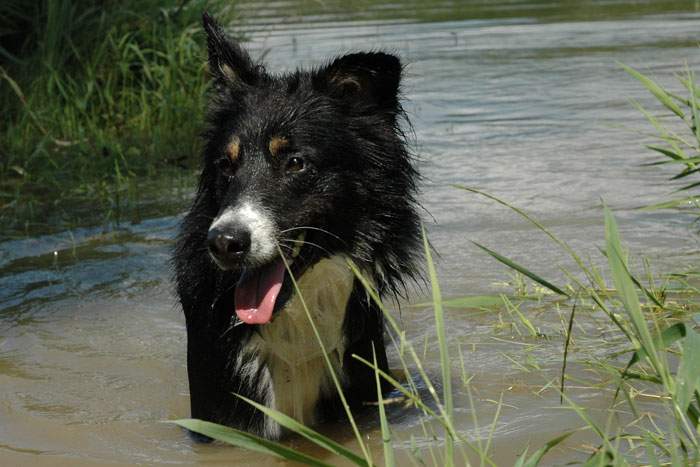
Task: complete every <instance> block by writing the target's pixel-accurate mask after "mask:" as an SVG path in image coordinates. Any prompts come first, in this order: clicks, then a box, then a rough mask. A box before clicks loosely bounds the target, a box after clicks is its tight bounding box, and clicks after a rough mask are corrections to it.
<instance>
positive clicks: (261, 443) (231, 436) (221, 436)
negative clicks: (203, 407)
mask: <svg viewBox="0 0 700 467" xmlns="http://www.w3.org/2000/svg"><path fill="white" fill-rule="evenodd" d="M172 423H175V424H176V425H179V426H181V427H183V428H186V429H188V430H190V431H194V432H195V433H199V434H201V435H205V436H208V437H210V438H213V439H215V440H217V441H222V442H224V443H228V444H232V445H234V446H238V447H240V448H244V449H248V450H250V451H255V452H258V453H261V454H267V455H271V456H275V457H279V458H281V459H287V460H290V461H294V462H300V463H302V464H305V465H313V466H318V467H330V464H326V463H325V462H323V461H321V460H319V459H316V458H314V457H311V456H308V455H306V454H304V453H301V452H299V451H296V450H294V449H291V448H288V447H286V446H283V445H282V444H279V443H276V442H274V441H269V440H267V439H263V438H260V437H259V436H255V435H252V434H250V433H246V432H245V431H241V430H236V429H235V428H230V427H227V426H223V425H217V424H216V423H211V422H205V421H204V420H197V419H192V418H190V419H183V420H175V421H174V422H172Z"/></svg>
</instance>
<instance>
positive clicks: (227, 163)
mask: <svg viewBox="0 0 700 467" xmlns="http://www.w3.org/2000/svg"><path fill="white" fill-rule="evenodd" d="M214 164H215V165H216V168H217V169H219V171H220V172H221V173H222V174H223V175H224V176H225V177H233V176H234V175H236V169H237V168H238V164H236V163H235V162H233V161H231V159H229V158H228V157H222V158H221V159H217V160H216V162H214Z"/></svg>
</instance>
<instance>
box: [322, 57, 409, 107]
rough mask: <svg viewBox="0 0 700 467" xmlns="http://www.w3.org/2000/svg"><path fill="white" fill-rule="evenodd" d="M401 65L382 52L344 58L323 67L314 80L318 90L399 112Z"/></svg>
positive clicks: (396, 59) (395, 59)
mask: <svg viewBox="0 0 700 467" xmlns="http://www.w3.org/2000/svg"><path fill="white" fill-rule="evenodd" d="M400 82H401V62H400V61H399V59H398V57H396V56H394V55H390V54H386V53H382V52H369V53H367V52H365V53H354V54H350V55H344V56H342V57H339V58H337V59H335V60H334V61H333V62H331V63H330V64H328V65H326V66H325V67H323V68H321V69H320V70H319V71H318V73H317V75H316V76H315V78H314V84H315V86H316V88H317V89H320V90H322V91H325V92H327V93H329V94H331V95H332V96H333V97H337V98H339V99H344V100H348V101H354V102H362V103H364V104H370V105H372V106H376V107H378V108H380V109H382V110H388V111H396V110H398V109H399V99H398V93H399V84H400Z"/></svg>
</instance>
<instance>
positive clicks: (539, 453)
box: [516, 431, 573, 467]
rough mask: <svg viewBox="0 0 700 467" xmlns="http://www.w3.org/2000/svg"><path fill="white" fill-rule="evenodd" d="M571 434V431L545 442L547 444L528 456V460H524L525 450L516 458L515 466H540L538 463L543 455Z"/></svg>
mask: <svg viewBox="0 0 700 467" xmlns="http://www.w3.org/2000/svg"><path fill="white" fill-rule="evenodd" d="M572 434H573V431H570V432H568V433H564V434H563V435H560V436H557V437H556V438H554V439H551V440H549V441H547V444H545V445H544V446H542V447H541V448H539V449H538V450H537V451H535V453H534V454H533V455H532V456H530V457H529V458H527V460H525V459H526V455H527V450H526V451H525V452H524V453H523V454H522V455H521V456H520V458H518V461H517V463H516V465H518V466H520V467H537V466H538V465H540V461H541V460H542V458H543V457H544V455H545V454H547V453H548V452H549V451H550V450H551V449H552V448H553V447H555V446H557V445H558V444H559V443H561V442H562V441H564V440H565V439H566V438H568V437H569V436H571V435H572Z"/></svg>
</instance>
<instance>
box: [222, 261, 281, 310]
mask: <svg viewBox="0 0 700 467" xmlns="http://www.w3.org/2000/svg"><path fill="white" fill-rule="evenodd" d="M284 269H285V268H284V263H283V262H282V260H278V261H275V262H274V263H272V264H270V265H268V266H266V267H264V268H262V269H261V270H260V271H256V272H253V273H252V274H250V275H249V277H244V279H243V280H242V281H241V282H240V283H239V284H238V285H237V286H236V294H235V297H234V299H235V302H236V315H237V316H238V318H239V319H240V320H241V321H243V322H244V323H247V324H265V323H268V322H269V321H270V318H272V310H273V309H274V308H275V301H277V295H279V293H280V289H281V288H282V281H283V280H284Z"/></svg>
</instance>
